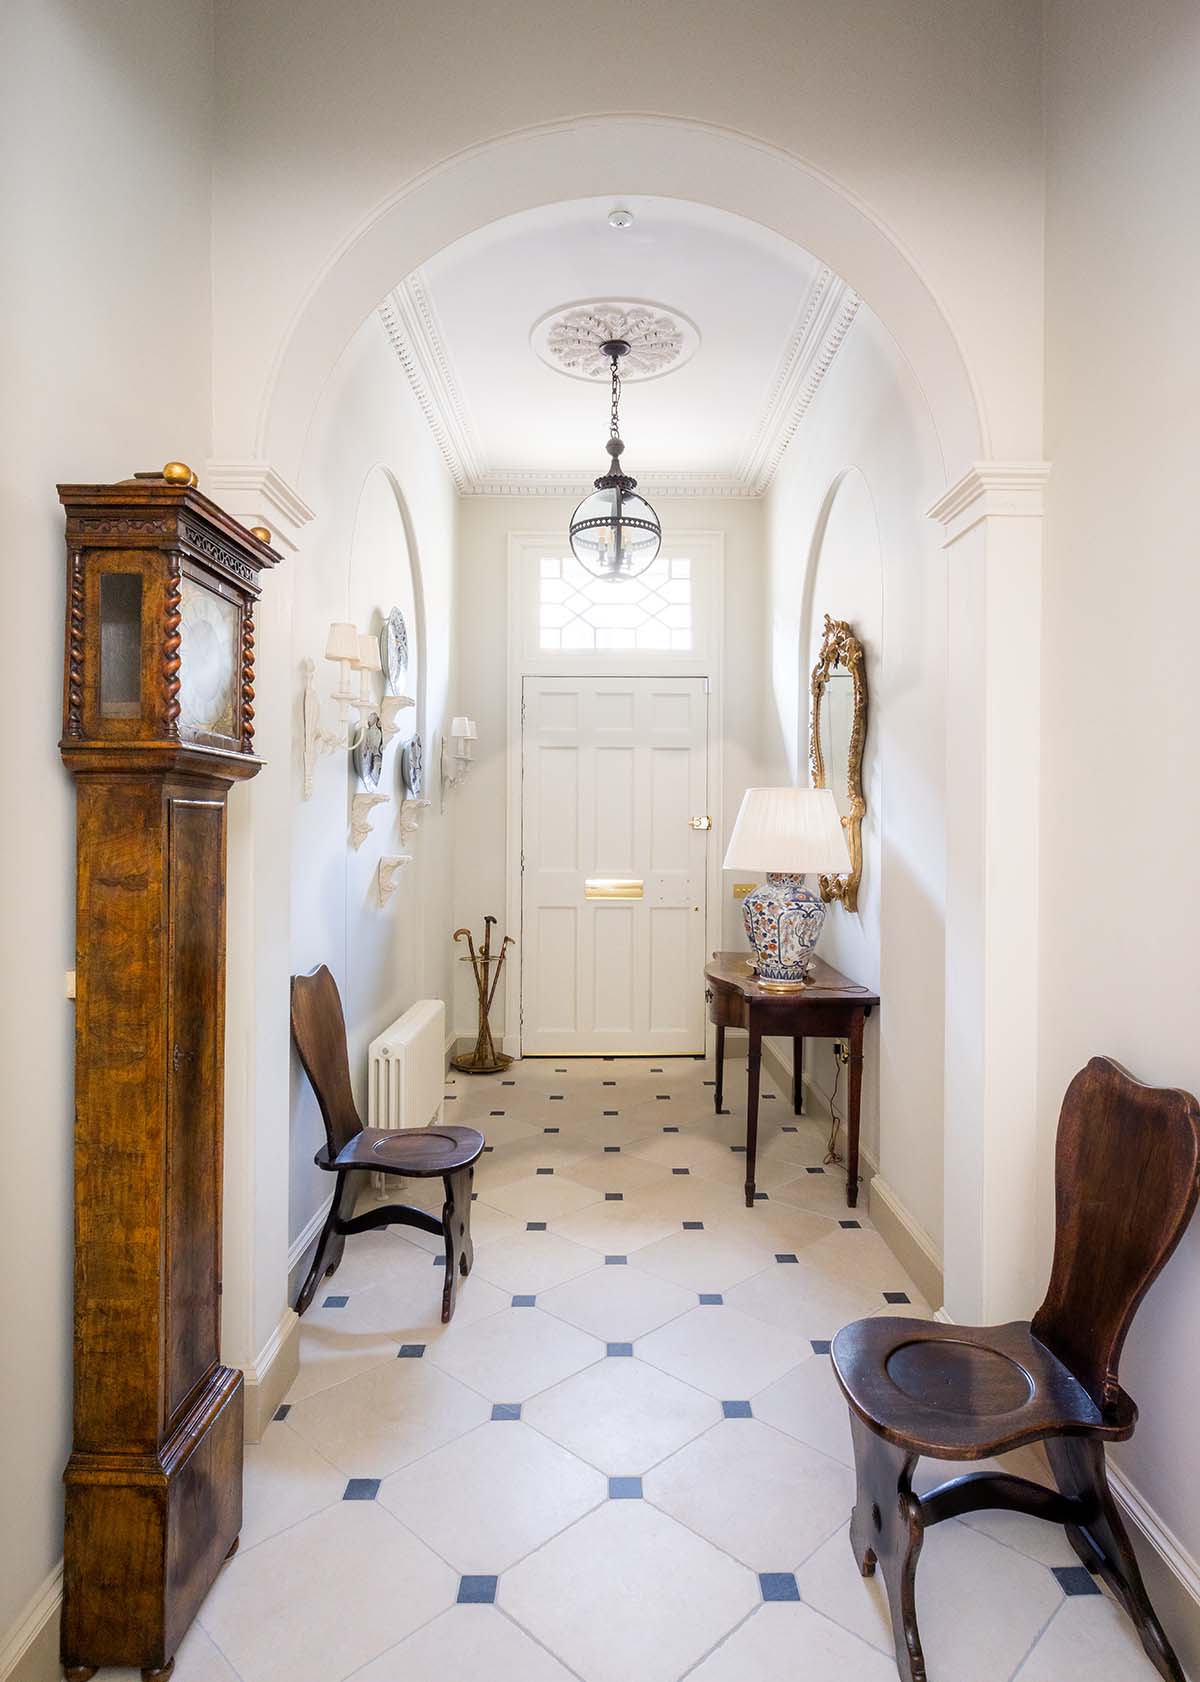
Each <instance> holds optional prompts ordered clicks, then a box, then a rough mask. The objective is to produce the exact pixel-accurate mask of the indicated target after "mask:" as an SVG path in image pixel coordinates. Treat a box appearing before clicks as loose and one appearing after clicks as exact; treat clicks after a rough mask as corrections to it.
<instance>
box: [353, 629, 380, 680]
mask: <svg viewBox="0 0 1200 1682" xmlns="http://www.w3.org/2000/svg"><path fill="white" fill-rule="evenodd" d="M354 664H355V665H356V666H357V667H358V669H359V671H360V672H381V671H382V670H383V661H382V660H381V659H380V658H379V638H378V637H373V636H369V635H368V634H367V633H366V632H360V633H359V638H358V655H357V657H356V659H355V662H354Z"/></svg>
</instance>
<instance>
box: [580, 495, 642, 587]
mask: <svg viewBox="0 0 1200 1682" xmlns="http://www.w3.org/2000/svg"><path fill="white" fill-rule="evenodd" d="M635 484H636V480H633V479H630V478H628V477H627V476H626V475H624V474H609V475H606V476H605V477H604V478H602V479H597V481H596V488H595V490H594V491H593V492H592V493H591V495H590V496H585V497H584V499H583V501H582V502H581V503H580V504H579V507H578V508H577V509H576V510H575V512H574V514H573V515H572V516H571V530H570V540H571V553H572V554H573V555H574V556H575V559H576V560H577V561H578V562H579V564H580V566H582V567H586V569H587V570H588V572H590V573H592V574H594V576H595V577H597V578H636V577H637V575H638V573H640V572H645V570H646V568H647V567H648V566H649V565H650V563H651V561H653V559H654V557H655V556H656V555H657V554H658V551H659V547H660V546H661V544H662V528H661V527H660V526H659V523H658V515H657V514H656V513H655V512H654V509H653V508H652V507H651V506H650V504H649V503H648V502H647V501H646V499H645V498H644V497H641V496H638V494H637V492H636V491H635V490H634V485H635Z"/></svg>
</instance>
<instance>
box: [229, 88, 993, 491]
mask: <svg viewBox="0 0 1200 1682" xmlns="http://www.w3.org/2000/svg"><path fill="white" fill-rule="evenodd" d="M630 188H633V189H634V190H636V191H637V192H638V193H646V194H654V195H661V196H664V197H671V198H680V199H690V200H692V201H694V202H696V203H699V204H709V205H713V206H715V207H716V208H718V209H722V210H726V211H729V212H731V213H732V214H734V215H739V216H743V217H747V218H749V219H751V220H752V221H757V222H760V223H762V224H763V225H764V226H766V227H769V228H772V229H773V230H774V231H775V232H777V233H779V234H781V235H783V236H784V237H785V238H787V239H791V240H793V241H794V242H795V243H797V244H798V245H801V246H804V247H805V248H807V249H808V250H810V251H812V252H814V253H815V254H816V255H817V256H818V257H819V258H820V259H821V261H822V262H824V263H827V264H828V265H829V266H830V267H831V268H832V269H834V270H835V272H836V273H837V274H839V275H840V276H841V277H842V278H843V279H844V280H845V281H846V282H847V283H848V284H849V285H850V286H852V287H853V288H854V290H855V291H857V292H859V293H860V294H861V295H862V296H863V298H865V300H866V301H867V303H868V304H869V305H870V306H871V308H872V309H873V310H874V311H875V312H876V314H877V315H878V316H879V317H880V318H881V319H882V320H883V322H884V323H885V325H886V326H887V328H888V330H889V331H890V332H891V334H892V336H893V337H894V338H895V340H896V342H897V344H898V345H899V347H900V350H901V352H902V354H903V355H904V356H905V357H906V359H907V360H908V362H909V363H910V365H911V366H912V368H913V370H914V372H915V374H916V377H917V379H918V381H919V382H920V384H921V387H922V390H923V391H924V394H925V397H926V400H927V402H928V403H929V407H930V411H931V413H932V414H933V417H934V424H935V427H936V429H937V433H938V438H939V441H940V444H941V450H942V456H943V460H944V461H945V463H946V466H947V476H948V478H951V479H953V478H955V477H957V475H958V474H959V473H960V472H962V471H964V470H965V469H966V467H967V466H968V465H969V463H970V462H971V461H973V460H975V459H976V458H977V457H979V456H981V455H986V454H987V453H988V451H989V438H988V428H987V421H986V414H985V410H984V406H983V403H982V401H981V398H980V394H979V392H978V391H977V390H976V387H975V383H974V381H973V379H972V375H971V372H970V370H969V369H968V366H967V363H966V361H965V358H964V356H963V353H962V351H961V349H960V346H959V343H958V341H957V339H956V336H955V334H954V332H953V330H952V328H951V326H950V324H949V322H948V320H947V319H946V316H945V314H944V312H943V311H942V309H941V307H940V305H939V303H938V301H937V299H936V298H935V297H934V296H933V294H932V292H931V291H930V289H929V287H928V286H927V285H926V284H925V282H924V280H923V279H922V276H921V274H920V273H919V271H918V268H917V266H916V265H915V263H914V261H913V260H912V259H911V258H910V257H909V256H908V255H907V254H906V253H905V252H903V251H902V250H901V249H900V247H899V245H898V243H897V242H896V241H895V240H894V239H892V238H891V236H890V235H889V234H888V232H887V231H886V229H884V228H883V227H882V225H881V224H880V223H879V222H878V221H877V220H876V219H875V218H874V217H873V216H872V215H871V213H870V212H869V210H868V209H867V208H866V207H865V206H863V205H861V204H859V203H856V202H854V201H853V199H852V198H851V196H850V195H849V194H847V193H845V192H843V191H842V190H841V189H840V188H839V187H838V186H837V185H835V184H834V183H833V182H831V181H830V180H828V179H827V178H826V177H824V176H821V175H819V174H818V173H817V172H815V171H814V170H812V169H810V168H808V167H807V166H806V165H804V164H803V163H802V162H801V161H799V160H798V159H796V158H794V157H792V156H790V155H789V154H787V153H785V152H782V151H780V150H779V149H778V148H775V147H771V146H767V145H765V144H763V143H762V142H758V141H753V140H750V139H748V138H747V137H745V136H743V135H739V134H735V133H733V132H731V131H728V130H722V129H716V128H712V127H709V126H705V125H702V124H698V123H693V122H685V121H680V120H678V119H668V118H655V117H604V118H593V119H587V120H579V121H576V122H573V123H571V124H567V125H558V124H556V125H551V126H547V127H542V128H535V129H529V130H525V131H522V132H520V133H517V134H515V135H511V136H506V137H503V138H500V139H497V140H495V141H492V142H489V143H488V144H486V145H483V146H479V147H476V148H473V149H471V150H469V151H467V152H464V153H462V154H460V155H458V156H457V157H453V158H450V159H448V160H446V161H444V162H443V163H441V164H440V165H438V166H437V167H435V168H434V169H432V170H430V171H428V172H426V173H425V174H424V175H422V176H421V177H419V178H418V179H416V180H414V181H411V182H409V183H408V184H407V185H405V186H404V187H402V188H400V189H399V190H398V191H397V192H396V193H395V194H394V195H393V196H392V197H391V198H390V199H389V200H388V201H387V202H386V203H384V204H382V205H380V206H379V208H378V209H377V211H376V212H375V213H374V214H373V216H372V217H370V218H369V220H368V221H367V223H366V224H365V225H364V226H362V227H361V228H359V229H358V230H356V231H355V233H354V234H353V235H352V236H351V237H350V238H349V239H348V240H347V241H346V243H345V244H344V245H343V247H342V248H341V249H340V250H339V251H338V252H336V253H334V254H333V256H332V257H331V258H330V260H329V262H328V263H327V265H326V267H325V269H324V271H323V273H322V274H321V275H320V276H319V277H318V278H317V279H316V281H315V282H314V284H313V286H312V288H311V290H310V292H309V294H308V297H307V299H306V300H305V302H304V304H303V306H302V308H301V310H300V312H299V315H298V317H297V318H296V320H295V321H294V322H293V323H292V324H291V326H290V328H289V329H288V331H287V333H286V336H285V339H284V342H283V344H282V346H281V349H280V352H279V354H278V357H277V359H276V363H275V367H274V369H273V370H272V373H271V376H270V379H269V381H268V384H267V388H266V390H265V391H264V392H262V393H261V394H260V396H259V399H258V401H259V404H260V407H259V415H258V420H257V423H256V437H257V454H258V455H259V456H260V457H261V458H262V459H265V460H267V461H270V462H271V463H272V464H273V465H274V466H275V467H276V468H277V470H279V471H280V472H282V473H283V474H284V475H285V476H290V475H293V474H294V473H295V471H296V468H297V464H298V463H299V460H300V456H301V452H302V448H303V442H304V434H305V431H306V429H307V426H308V424H309V420H310V417H311V415H312V413H313V410H314V407H315V404H316V400H317V395H318V393H319V391H320V389H321V387H322V385H323V384H324V381H325V379H326V378H327V376H328V374H329V372H330V370H331V369H332V367H333V366H334V364H335V362H336V361H337V358H338V356H339V355H340V354H341V352H342V350H343V349H344V348H345V346H346V344H347V343H348V342H349V340H350V338H351V337H352V335H353V333H354V332H355V330H356V329H357V328H358V326H359V325H360V323H361V322H362V321H363V320H364V319H365V317H366V316H367V315H368V314H369V313H370V312H371V311H372V310H373V309H374V308H376V306H377V305H378V304H379V302H380V300H381V299H382V297H383V296H384V294H385V293H386V292H387V290H388V289H389V287H391V286H393V285H395V283H396V281H397V280H398V279H399V278H400V277H402V276H404V275H406V274H408V273H410V272H411V271H412V270H413V269H415V268H417V267H419V266H420V265H421V264H422V263H425V262H427V261H428V260H429V259H430V258H431V257H432V256H434V255H435V254H436V253H437V252H439V251H441V250H442V249H443V248H444V247H446V246H448V245H450V244H452V243H453V242H454V241H455V240H458V239H461V238H463V237H465V236H466V235H468V234H470V233H472V232H473V231H475V230H476V229H478V228H480V227H482V226H484V225H486V224H487V223H490V222H493V221H495V220H496V219H498V218H499V217H503V216H508V215H512V214H515V213H516V212H519V211H522V210H528V209H532V208H534V207H536V206H540V205H546V204H552V203H555V202H557V201H560V200H564V199H577V198H582V197H589V196H600V195H604V194H613V195H614V196H615V197H619V196H620V194H621V192H622V191H628V190H630ZM747 307H748V308H752V307H753V304H752V300H749V299H748V300H747ZM246 398H247V400H250V398H251V394H250V393H249V392H247V393H246Z"/></svg>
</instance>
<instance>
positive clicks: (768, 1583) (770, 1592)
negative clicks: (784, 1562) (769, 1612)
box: [758, 1571, 800, 1600]
mask: <svg viewBox="0 0 1200 1682" xmlns="http://www.w3.org/2000/svg"><path fill="white" fill-rule="evenodd" d="M758 1586H759V1588H760V1589H761V1590H762V1597H763V1599H764V1600H799V1598H800V1590H799V1587H798V1586H797V1583H796V1573H795V1572H794V1571H760V1572H759V1574H758Z"/></svg>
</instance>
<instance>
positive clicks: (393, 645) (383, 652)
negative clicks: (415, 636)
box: [379, 607, 408, 695]
mask: <svg viewBox="0 0 1200 1682" xmlns="http://www.w3.org/2000/svg"><path fill="white" fill-rule="evenodd" d="M379 659H380V664H381V665H382V666H383V680H384V682H385V683H386V684H387V692H388V694H389V695H399V694H400V693H401V688H400V680H401V678H402V677H403V675H404V673H405V672H406V671H407V669H408V627H407V626H406V625H405V623H404V615H403V614H402V613H401V611H400V609H399V608H398V607H394V608H393V609H392V611H391V612H390V613H389V614H388V616H387V618H386V619H385V620H384V622H383V629H382V631H380V633H379Z"/></svg>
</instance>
